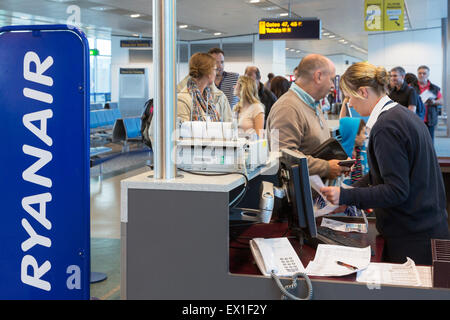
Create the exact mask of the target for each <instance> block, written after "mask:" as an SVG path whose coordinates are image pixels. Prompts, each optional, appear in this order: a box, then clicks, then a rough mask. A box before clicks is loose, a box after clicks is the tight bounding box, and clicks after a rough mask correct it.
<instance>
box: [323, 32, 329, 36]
mask: <svg viewBox="0 0 450 320" xmlns="http://www.w3.org/2000/svg"><path fill="white" fill-rule="evenodd" d="M322 34H323V35H324V36H329V35H330V33H329V32H324V33H322Z"/></svg>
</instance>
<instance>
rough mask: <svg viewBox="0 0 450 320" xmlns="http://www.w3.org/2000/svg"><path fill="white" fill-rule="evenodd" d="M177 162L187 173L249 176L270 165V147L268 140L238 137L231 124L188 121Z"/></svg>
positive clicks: (181, 133)
mask: <svg viewBox="0 0 450 320" xmlns="http://www.w3.org/2000/svg"><path fill="white" fill-rule="evenodd" d="M255 136H256V135H255ZM176 159H177V160H176V162H177V167H178V168H180V169H183V170H188V171H210V172H241V173H247V172H249V171H253V170H255V169H256V168H257V167H259V166H262V165H265V164H266V163H267V161H268V159H269V146H268V143H267V139H259V138H257V137H256V138H252V139H249V138H246V137H239V135H238V130H237V126H236V124H235V123H232V122H211V121H185V122H183V123H181V125H180V127H179V132H178V135H177V150H176Z"/></svg>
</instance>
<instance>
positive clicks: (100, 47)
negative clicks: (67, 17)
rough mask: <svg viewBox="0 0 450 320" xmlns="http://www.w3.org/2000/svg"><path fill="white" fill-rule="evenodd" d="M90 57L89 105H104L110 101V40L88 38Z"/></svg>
mask: <svg viewBox="0 0 450 320" xmlns="http://www.w3.org/2000/svg"><path fill="white" fill-rule="evenodd" d="M88 41H89V48H90V49H91V50H92V49H96V50H97V51H96V53H95V54H93V55H91V57H90V63H91V86H90V88H91V103H105V102H108V101H109V100H110V99H111V40H105V39H93V38H89V39H88Z"/></svg>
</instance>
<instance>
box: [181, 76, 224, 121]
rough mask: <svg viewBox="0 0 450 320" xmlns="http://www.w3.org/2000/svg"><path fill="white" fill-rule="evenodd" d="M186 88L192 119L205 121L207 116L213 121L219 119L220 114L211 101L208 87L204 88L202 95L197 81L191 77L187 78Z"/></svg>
mask: <svg viewBox="0 0 450 320" xmlns="http://www.w3.org/2000/svg"><path fill="white" fill-rule="evenodd" d="M187 89H188V91H189V94H190V95H191V97H192V110H191V118H192V119H191V120H192V121H206V119H207V118H208V117H209V119H210V120H211V121H214V122H217V121H221V118H220V114H219V113H218V112H217V109H216V106H215V105H214V103H213V99H212V94H211V88H210V87H206V88H205V92H204V93H205V94H204V96H202V94H201V92H200V90H199V89H198V86H197V83H196V82H195V81H194V80H193V79H192V78H189V80H188V83H187ZM205 98H206V101H205Z"/></svg>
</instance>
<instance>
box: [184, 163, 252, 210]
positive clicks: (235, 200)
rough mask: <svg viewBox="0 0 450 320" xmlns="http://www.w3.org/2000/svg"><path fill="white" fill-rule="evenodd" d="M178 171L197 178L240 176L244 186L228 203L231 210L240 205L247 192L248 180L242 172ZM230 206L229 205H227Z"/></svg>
mask: <svg viewBox="0 0 450 320" xmlns="http://www.w3.org/2000/svg"><path fill="white" fill-rule="evenodd" d="M178 170H180V171H183V172H186V173H190V174H194V175H198V176H206V177H207V176H212V177H216V176H226V175H230V174H240V175H242V176H243V177H244V178H245V184H244V187H243V189H242V191H241V192H240V193H239V195H238V196H237V197H236V198H235V199H234V200H233V201H231V202H230V204H231V208H235V207H236V206H237V205H238V204H239V203H241V201H242V199H244V197H245V195H246V194H247V190H248V188H249V180H248V177H247V175H246V174H245V173H242V172H211V173H203V172H197V171H189V170H184V169H181V168H178ZM229 206H230V205H229Z"/></svg>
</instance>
